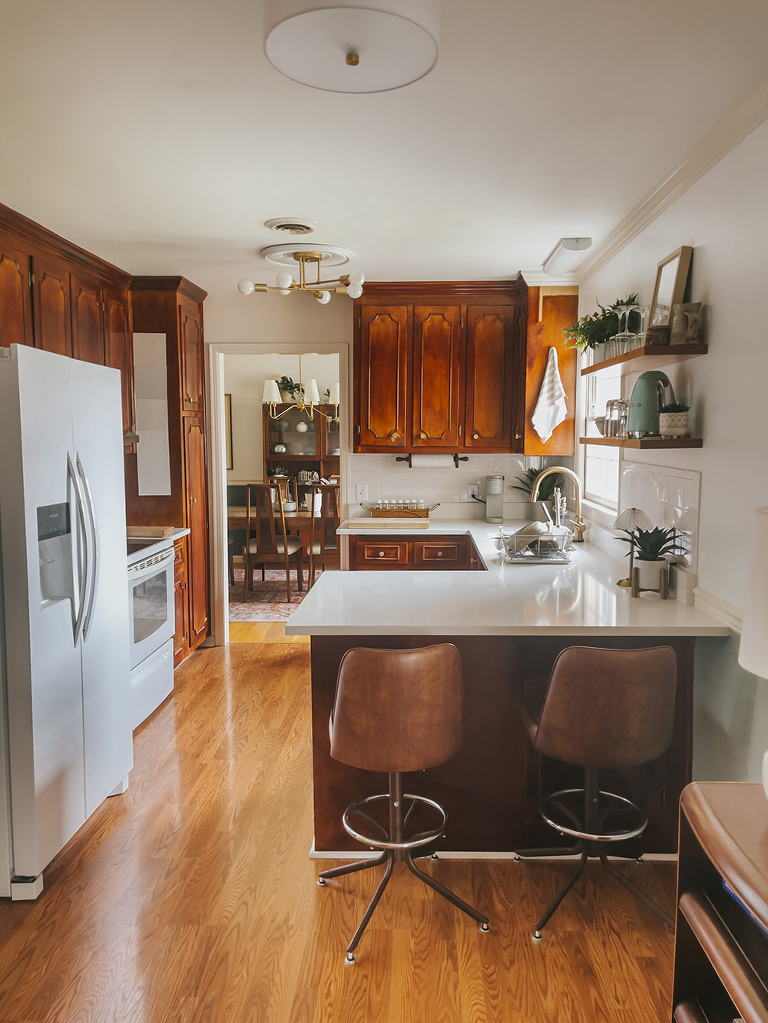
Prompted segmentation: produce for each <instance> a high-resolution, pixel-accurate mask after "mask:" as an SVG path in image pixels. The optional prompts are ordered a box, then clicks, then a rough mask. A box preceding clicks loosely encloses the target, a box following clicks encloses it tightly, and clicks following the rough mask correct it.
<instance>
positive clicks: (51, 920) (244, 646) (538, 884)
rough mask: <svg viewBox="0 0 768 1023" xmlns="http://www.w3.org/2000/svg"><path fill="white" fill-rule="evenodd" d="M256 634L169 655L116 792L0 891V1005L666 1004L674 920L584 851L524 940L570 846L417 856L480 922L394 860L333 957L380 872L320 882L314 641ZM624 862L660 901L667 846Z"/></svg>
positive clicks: (433, 1007) (274, 632)
mask: <svg viewBox="0 0 768 1023" xmlns="http://www.w3.org/2000/svg"><path fill="white" fill-rule="evenodd" d="M251 629H254V627H253V626H251ZM255 630H256V631H254V632H251V633H250V635H249V634H248V632H247V630H246V631H245V632H243V634H242V636H241V642H237V643H232V644H231V645H230V646H229V647H228V648H226V649H209V650H199V651H198V652H197V653H195V654H193V655H192V656H191V657H190V658H189V659H188V660H187V661H186V662H185V663H184V665H183V666H182V668H181V669H180V670H179V671H178V672H177V688H176V692H175V696H174V697H173V698H172V699H171V700H169V701H167V702H166V703H165V704H164V705H163V707H162V708H160V710H159V711H158V712H156V713H155V715H154V716H153V717H152V718H151V719H150V720H149V721H148V722H146V723H145V725H143V726H142V727H141V729H140V730H139V731H138V732H137V734H136V736H135V768H134V770H133V772H132V774H131V785H130V788H129V790H128V792H127V793H126V794H125V795H124V796H121V797H116V798H114V799H110V800H108V801H107V802H106V803H105V804H104V805H103V806H102V807H101V808H100V809H99V810H98V811H97V813H96V814H95V815H94V817H92V818H91V820H90V821H89V822H88V823H87V824H86V825H85V826H84V827H83V828H82V829H81V831H80V832H79V833H78V834H77V835H76V836H75V839H74V840H73V841H72V842H71V843H70V845H69V846H68V847H67V849H66V850H65V851H64V852H63V853H62V854H60V855H59V856H58V857H57V859H56V860H55V861H54V863H53V864H52V865H51V866H50V867H49V869H48V870H47V871H46V875H45V891H44V892H43V894H42V895H41V896H40V898H39V899H38V901H37V902H35V903H10V902H7V901H4V902H2V903H0V1023H54V1021H55V1023H112V1021H114V1023H273V1021H274V1023H335V1021H338V1023H368V1021H374V1020H375V1021H378V1023H454V1021H457V1023H458V1021H461V1023H491V1021H493V1023H497V1021H498V1023H502V1021H503V1023H550V1021H551V1023H555V1021H557V1023H586V1021H590V1023H603V1021H605V1023H608V1021H611V1023H613V1021H621V1023H655V1021H659V1023H661V1021H666V1020H668V1019H669V1016H668V999H669V992H670V990H671V958H672V938H671V935H670V934H669V933H668V932H667V931H666V929H665V928H664V925H663V924H662V923H661V922H660V921H659V920H657V919H656V917H654V916H653V915H652V914H650V913H649V912H648V911H647V910H646V909H644V908H643V907H642V906H641V905H639V904H637V903H635V902H634V901H633V900H632V897H631V896H630V895H629V894H628V893H627V892H625V891H624V889H623V888H622V887H621V886H620V885H618V884H617V883H616V882H615V881H613V879H611V878H610V877H605V876H604V875H603V874H602V873H601V872H600V871H599V869H598V868H597V867H596V865H594V864H590V868H591V869H589V871H588V873H587V876H586V879H585V880H582V881H581V882H580V883H579V884H578V885H577V886H576V888H575V890H574V892H573V893H571V895H570V896H569V897H568V899H567V900H566V902H565V903H564V904H563V906H562V907H561V909H560V910H559V912H558V914H557V915H556V916H555V918H554V919H553V921H552V922H551V924H550V925H549V927H548V928H547V930H546V936H545V939H544V941H543V942H541V943H540V944H534V943H533V942H532V941H531V938H530V933H531V923H532V921H534V920H535V918H536V916H537V913H538V911H539V910H540V909H541V907H542V906H543V905H544V904H546V902H547V901H548V900H549V899H550V897H551V896H552V895H553V894H554V892H555V891H556V889H557V887H558V885H559V883H560V880H561V878H562V877H563V871H565V870H568V869H569V867H568V865H567V864H564V863H562V862H561V863H554V862H553V861H547V862H544V861H538V862H531V861H528V862H525V863H514V862H513V861H471V862H470V861H461V862H460V861H456V860H441V861H438V862H436V863H433V862H431V861H427V862H428V866H427V867H426V869H427V870H429V871H431V872H434V874H435V875H436V876H438V877H440V878H441V879H442V880H444V881H445V883H446V884H448V885H449V886H450V887H452V888H454V890H455V891H457V892H458V893H459V894H460V895H462V896H463V897H464V898H467V899H468V900H470V901H472V902H473V903H474V904H475V905H477V906H478V907H479V908H480V909H482V910H483V911H484V912H486V913H487V914H488V915H489V917H490V918H491V927H492V930H491V932H490V933H489V934H481V933H480V932H479V931H478V929H477V927H476V925H475V924H474V922H473V921H471V920H469V919H468V918H466V917H465V916H464V915H463V914H461V913H460V912H459V911H458V910H456V909H454V908H453V907H452V906H450V905H449V904H448V903H446V902H444V901H443V900H442V899H440V898H439V897H438V896H434V897H433V893H432V891H431V890H430V889H427V888H426V887H423V886H421V884H420V883H419V882H418V881H417V880H416V879H415V878H413V877H412V876H411V875H409V874H408V873H407V872H405V871H403V872H402V873H401V870H402V868H398V870H397V871H396V873H395V876H394V878H393V880H392V882H391V883H390V887H389V889H388V891H387V892H386V893H385V896H384V898H383V900H382V903H381V905H380V907H379V909H378V910H377V912H376V914H375V915H374V917H373V920H372V922H371V924H370V926H369V930H368V932H367V933H366V935H365V936H364V938H363V940H362V942H361V944H360V946H359V950H358V963H357V965H355V966H352V967H350V966H345V965H344V956H343V953H344V948H345V946H346V943H347V941H348V940H349V937H350V936H351V934H352V932H353V931H354V929H355V927H356V925H357V922H358V919H359V917H360V916H361V914H362V912H363V910H364V907H365V905H366V904H367V900H368V898H369V897H370V895H371V894H372V891H373V887H374V885H375V883H376V877H374V876H372V875H373V873H374V872H373V871H365V872H363V873H362V874H357V875H352V876H350V877H348V878H342V879H340V880H339V881H335V882H331V884H329V886H328V887H327V888H321V887H318V886H317V884H316V883H315V882H316V878H317V874H318V872H319V871H320V870H321V869H323V867H324V866H327V865H328V863H327V861H318V860H311V859H309V857H308V851H309V848H310V842H311V800H312V788H311V757H310V749H309V684H308V683H309V678H308V674H309V664H308V662H309V648H308V646H307V645H306V643H304V642H289V641H286V640H285V637H284V635H282V628H281V627H278V628H277V629H270V628H268V627H265V626H257V627H255ZM243 636H244V637H245V639H244V640H243V639H242V637H243ZM249 638H250V639H251V640H253V639H257V640H258V642H248V641H247V640H248V639H249ZM624 869H626V870H627V871H629V872H630V874H631V876H632V877H633V878H634V879H635V880H637V882H638V883H639V884H641V885H643V886H645V887H646V888H647V890H648V891H649V892H650V894H651V895H652V896H654V897H655V898H656V899H657V900H659V901H660V902H661V903H662V904H663V906H664V907H665V908H666V909H667V910H668V911H670V912H671V910H672V903H673V901H674V900H673V893H674V864H672V863H645V864H636V863H634V862H633V863H628V864H626V866H625V868H624Z"/></svg>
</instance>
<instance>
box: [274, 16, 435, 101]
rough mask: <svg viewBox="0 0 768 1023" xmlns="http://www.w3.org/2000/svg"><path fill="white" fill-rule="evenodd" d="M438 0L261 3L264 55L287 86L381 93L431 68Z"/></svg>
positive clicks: (433, 55) (433, 58)
mask: <svg viewBox="0 0 768 1023" xmlns="http://www.w3.org/2000/svg"><path fill="white" fill-rule="evenodd" d="M438 41H439V16H438V0H335V2H325V3H323V2H322V0H313V2H308V0H265V4H264V52H265V53H266V55H267V59H268V60H269V61H270V63H271V64H273V65H274V67H276V68H277V70H278V71H280V72H281V73H282V74H284V75H286V76H287V77H288V78H291V79H293V81H294V82H299V83H301V84H302V85H309V86H310V87H311V88H313V89H324V90H325V91H327V92H387V91H389V90H390V89H399V88H401V87H402V86H404V85H410V84H411V82H415V81H417V80H418V79H419V78H423V77H424V75H426V74H427V73H428V72H429V71H431V70H432V68H433V67H434V65H435V63H436V62H437V54H438Z"/></svg>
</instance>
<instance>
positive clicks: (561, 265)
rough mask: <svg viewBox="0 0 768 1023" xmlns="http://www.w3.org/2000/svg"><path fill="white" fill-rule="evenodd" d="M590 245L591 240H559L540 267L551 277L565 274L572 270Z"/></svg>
mask: <svg viewBox="0 0 768 1023" xmlns="http://www.w3.org/2000/svg"><path fill="white" fill-rule="evenodd" d="M591 244H592V239H591V238H561V239H560V241H559V242H558V243H557V245H556V246H555V247H554V249H553V250H552V251H551V252H550V254H549V255H548V256H547V258H546V259H545V260H544V265H543V267H542V269H543V271H544V273H545V274H549V275H550V276H551V277H559V276H560V275H561V274H567V273H568V271H569V270H573V268H574V267H575V266H576V264H577V263H578V262H579V260H580V259H581V258H582V256H583V255H584V253H585V252H586V250H587V249H588V248H589V247H590V246H591Z"/></svg>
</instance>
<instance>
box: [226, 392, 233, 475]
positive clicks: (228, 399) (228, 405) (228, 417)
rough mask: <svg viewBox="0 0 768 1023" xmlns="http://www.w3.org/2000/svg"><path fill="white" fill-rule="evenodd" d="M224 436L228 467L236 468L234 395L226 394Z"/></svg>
mask: <svg viewBox="0 0 768 1023" xmlns="http://www.w3.org/2000/svg"><path fill="white" fill-rule="evenodd" d="M224 436H225V440H226V448H227V468H228V469H234V467H235V463H234V461H233V456H232V395H231V394H225V395H224Z"/></svg>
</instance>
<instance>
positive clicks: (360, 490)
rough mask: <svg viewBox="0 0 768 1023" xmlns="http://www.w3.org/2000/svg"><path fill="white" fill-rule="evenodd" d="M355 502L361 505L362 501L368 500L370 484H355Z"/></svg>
mask: <svg viewBox="0 0 768 1023" xmlns="http://www.w3.org/2000/svg"><path fill="white" fill-rule="evenodd" d="M355 500H356V501H357V502H358V503H359V502H360V501H367V500H368V484H367V483H355Z"/></svg>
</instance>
